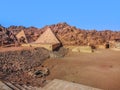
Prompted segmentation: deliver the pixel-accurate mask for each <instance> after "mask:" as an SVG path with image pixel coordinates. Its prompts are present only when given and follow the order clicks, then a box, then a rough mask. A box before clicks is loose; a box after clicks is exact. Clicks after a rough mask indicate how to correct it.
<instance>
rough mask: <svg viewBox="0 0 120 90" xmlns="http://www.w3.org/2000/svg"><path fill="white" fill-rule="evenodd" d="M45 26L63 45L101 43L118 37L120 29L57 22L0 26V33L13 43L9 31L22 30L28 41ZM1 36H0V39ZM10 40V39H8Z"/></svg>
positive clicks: (0, 39)
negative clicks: (91, 28) (89, 27)
mask: <svg viewBox="0 0 120 90" xmlns="http://www.w3.org/2000/svg"><path fill="white" fill-rule="evenodd" d="M47 27H50V28H51V29H52V31H53V32H54V34H55V35H56V36H57V38H58V39H59V40H60V41H61V43H62V44H63V45H88V44H89V45H103V44H104V43H106V42H108V41H113V40H114V39H120V31H110V30H104V31H97V30H83V29H79V28H76V27H74V26H70V25H68V24H67V23H58V24H53V25H50V26H45V27H43V28H36V27H28V28H26V27H24V26H10V27H8V28H5V27H3V26H0V35H2V33H3V32H4V35H3V36H4V39H5V40H6V42H9V43H14V40H12V38H10V36H9V33H12V34H14V35H16V34H17V33H18V32H19V31H20V30H24V31H25V34H26V37H27V38H28V41H29V42H33V41H35V40H36V39H37V38H38V37H39V36H40V35H41V34H42V33H43V32H44V31H45V30H46V28H47ZM2 40H3V38H1V37H0V41H2ZM10 40H11V41H10Z"/></svg>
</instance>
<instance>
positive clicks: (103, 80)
mask: <svg viewBox="0 0 120 90" xmlns="http://www.w3.org/2000/svg"><path fill="white" fill-rule="evenodd" d="M44 65H45V66H48V68H50V72H51V73H50V75H49V76H48V78H47V79H50V80H52V79H55V78H56V79H62V80H67V81H72V82H76V83H80V84H85V85H89V86H93V87H97V88H101V89H105V90H120V51H114V50H110V49H108V50H98V51H96V52H95V53H79V54H78V53H70V54H69V55H67V56H66V57H65V58H59V59H56V60H54V59H49V60H46V61H45V62H44Z"/></svg>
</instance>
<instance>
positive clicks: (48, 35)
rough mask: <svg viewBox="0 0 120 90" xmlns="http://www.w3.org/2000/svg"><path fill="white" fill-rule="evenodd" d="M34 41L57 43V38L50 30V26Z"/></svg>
mask: <svg viewBox="0 0 120 90" xmlns="http://www.w3.org/2000/svg"><path fill="white" fill-rule="evenodd" d="M35 43H40V44H59V43H60V42H59V40H58V39H57V38H56V36H55V35H54V33H53V32H52V31H51V29H50V28H47V30H46V31H45V32H44V33H43V34H42V35H41V36H40V37H39V38H38V39H37V40H36V41H35Z"/></svg>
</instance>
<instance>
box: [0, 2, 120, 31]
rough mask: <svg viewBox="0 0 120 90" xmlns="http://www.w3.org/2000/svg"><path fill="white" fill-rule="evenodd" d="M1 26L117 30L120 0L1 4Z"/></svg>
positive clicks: (119, 27)
mask: <svg viewBox="0 0 120 90" xmlns="http://www.w3.org/2000/svg"><path fill="white" fill-rule="evenodd" d="M0 4H1V5H0V24H1V25H3V26H6V27H8V26H10V25H23V26H26V27H29V26H35V27H38V28H41V27H43V26H45V25H51V24H56V23H59V22H67V23H68V24H70V25H72V26H76V27H78V28H82V29H97V30H105V29H109V30H120V0H1V1H0Z"/></svg>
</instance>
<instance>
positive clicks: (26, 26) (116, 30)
mask: <svg viewBox="0 0 120 90" xmlns="http://www.w3.org/2000/svg"><path fill="white" fill-rule="evenodd" d="M57 24H67V25H68V26H71V27H76V28H77V29H81V30H86V31H87V30H88V31H92V30H96V31H113V32H120V29H114V30H113V29H96V28H93V29H88V28H81V27H78V26H77V25H72V24H69V23H68V22H57V23H51V24H46V25H42V26H40V27H39V26H36V25H17V24H15V25H14V24H11V25H3V24H0V26H2V27H5V28H9V27H11V26H15V27H19V26H22V27H25V28H30V27H34V28H38V29H42V28H44V27H46V26H52V25H57Z"/></svg>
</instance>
